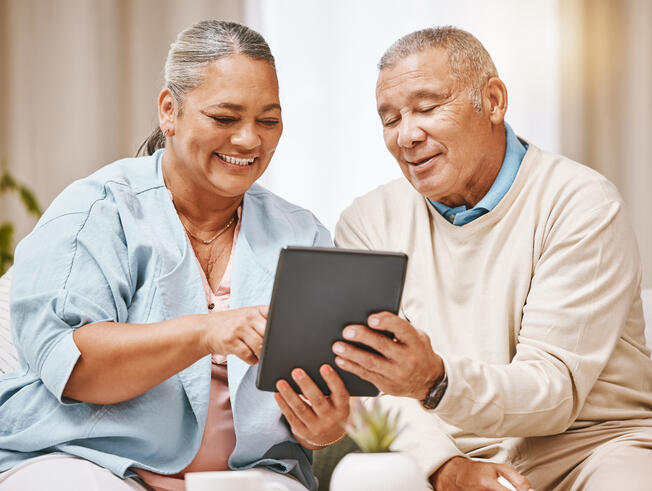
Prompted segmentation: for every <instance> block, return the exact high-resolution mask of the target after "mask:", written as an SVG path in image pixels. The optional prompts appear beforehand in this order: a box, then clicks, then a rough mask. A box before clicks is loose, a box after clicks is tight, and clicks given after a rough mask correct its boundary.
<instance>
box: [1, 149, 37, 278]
mask: <svg viewBox="0 0 652 491" xmlns="http://www.w3.org/2000/svg"><path fill="white" fill-rule="evenodd" d="M5 193H16V194H17V195H18V197H19V199H20V201H21V203H22V204H23V206H24V207H25V209H26V210H27V212H28V213H29V214H30V215H32V216H34V217H36V218H37V219H38V218H39V217H40V216H41V214H42V213H43V212H42V211H41V207H40V206H39V204H38V201H37V200H36V196H35V195H34V193H33V192H32V191H31V190H30V189H29V188H28V187H27V186H25V185H24V184H21V183H20V182H18V181H17V180H16V179H15V178H14V176H12V175H11V173H10V172H9V168H8V166H7V161H6V160H3V161H2V165H1V166H0V196H2V195H3V194H5ZM14 231H15V226H14V224H13V222H11V221H4V222H2V223H0V276H2V275H3V274H5V272H6V271H7V270H8V269H9V267H10V266H11V265H12V263H13V262H14V253H13V245H14Z"/></svg>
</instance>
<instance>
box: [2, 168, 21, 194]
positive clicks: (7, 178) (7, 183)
mask: <svg viewBox="0 0 652 491" xmlns="http://www.w3.org/2000/svg"><path fill="white" fill-rule="evenodd" d="M17 186H18V185H17V183H16V179H14V178H13V176H12V175H11V174H9V172H7V171H4V172H3V173H2V176H0V193H5V192H7V191H13V190H14V189H16V187H17Z"/></svg>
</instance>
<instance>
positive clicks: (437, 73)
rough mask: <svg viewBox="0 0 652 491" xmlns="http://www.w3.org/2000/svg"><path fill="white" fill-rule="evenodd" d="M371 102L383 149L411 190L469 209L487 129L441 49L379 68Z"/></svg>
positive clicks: (485, 119)
mask: <svg viewBox="0 0 652 491" xmlns="http://www.w3.org/2000/svg"><path fill="white" fill-rule="evenodd" d="M376 102H377V107H378V114H379V115H380V119H381V122H382V124H383V136H384V138H385V145H387V148H388V150H389V151H390V152H391V154H392V155H393V156H394V158H395V159H396V161H397V162H398V164H399V165H400V166H401V170H402V171H403V174H404V175H405V177H406V178H407V179H408V181H410V183H412V186H414V188H415V189H416V190H417V191H418V192H419V193H420V194H421V195H423V196H426V197H428V198H430V199H433V200H436V201H442V202H444V203H445V204H447V205H449V206H458V205H461V204H466V205H467V206H473V205H474V204H475V203H473V202H469V201H474V200H473V199H472V195H473V193H472V192H471V190H473V189H474V188H477V187H478V184H479V183H478V181H479V180H481V179H482V174H483V173H482V172H481V170H482V166H483V163H484V161H485V160H486V157H485V156H486V148H488V145H489V144H490V142H489V137H490V136H491V129H492V125H491V121H490V120H489V118H488V117H487V116H486V115H485V113H484V111H483V112H477V111H476V110H475V108H474V107H473V103H472V101H471V98H470V96H469V91H468V89H467V88H466V87H463V86H462V85H461V84H460V82H458V81H457V80H455V78H454V77H453V76H452V75H451V72H450V69H449V67H448V54H447V52H446V50H444V49H442V48H431V49H427V50H425V51H422V52H420V53H416V54H412V55H410V56H408V57H406V58H404V59H403V60H401V61H399V62H398V63H397V64H396V65H394V66H392V67H388V68H385V69H383V70H381V71H380V74H379V75H378V82H377V84H376Z"/></svg>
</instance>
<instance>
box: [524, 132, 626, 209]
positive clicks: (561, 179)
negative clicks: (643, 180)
mask: <svg viewBox="0 0 652 491" xmlns="http://www.w3.org/2000/svg"><path fill="white" fill-rule="evenodd" d="M525 159H529V164H530V165H529V168H530V169H531V172H530V173H529V177H530V178H529V179H528V181H529V183H528V185H529V186H530V187H532V188H536V187H539V188H540V189H541V191H542V192H545V194H547V195H548V196H549V197H550V199H551V200H553V201H554V202H557V203H558V204H559V203H565V204H567V205H570V206H577V207H579V208H580V209H595V208H599V207H601V206H603V205H606V204H608V203H613V202H622V201H623V200H622V197H621V196H620V193H619V192H618V189H617V188H616V186H615V185H614V184H613V183H612V182H611V181H609V179H607V178H606V177H605V176H604V175H602V174H601V173H600V172H598V171H597V170H595V169H592V168H591V167H589V166H587V165H584V164H581V163H579V162H577V161H575V160H572V159H571V158H568V157H565V156H563V155H559V154H555V153H551V152H546V151H544V150H541V149H539V148H537V147H536V146H534V145H532V144H530V148H529V149H528V152H527V153H526V156H525ZM536 194H537V193H533V194H532V195H531V196H532V197H533V198H534V196H536Z"/></svg>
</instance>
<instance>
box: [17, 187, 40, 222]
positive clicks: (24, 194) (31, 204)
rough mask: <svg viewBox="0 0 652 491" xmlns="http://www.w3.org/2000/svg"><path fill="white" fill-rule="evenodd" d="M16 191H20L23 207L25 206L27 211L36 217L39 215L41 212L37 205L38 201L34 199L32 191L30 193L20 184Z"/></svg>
mask: <svg viewBox="0 0 652 491" xmlns="http://www.w3.org/2000/svg"><path fill="white" fill-rule="evenodd" d="M18 192H19V193H20V200H21V201H22V202H23V204H24V205H25V208H27V211H28V212H30V213H31V214H32V215H34V216H35V217H37V218H38V217H40V216H41V215H42V214H43V212H42V211H41V207H40V206H39V205H38V201H37V200H36V196H34V193H32V192H31V191H30V190H29V189H27V188H26V187H25V186H20V187H19V188H18Z"/></svg>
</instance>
